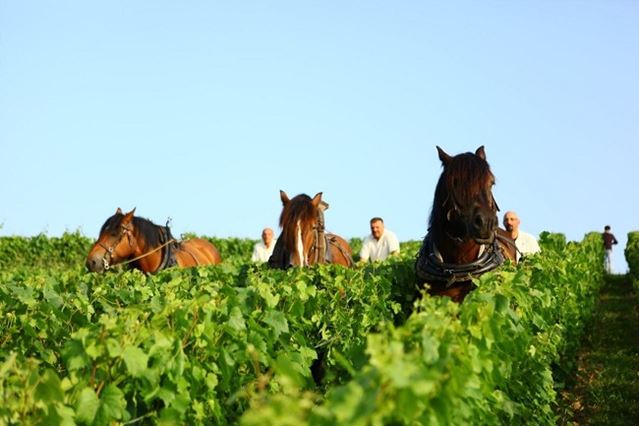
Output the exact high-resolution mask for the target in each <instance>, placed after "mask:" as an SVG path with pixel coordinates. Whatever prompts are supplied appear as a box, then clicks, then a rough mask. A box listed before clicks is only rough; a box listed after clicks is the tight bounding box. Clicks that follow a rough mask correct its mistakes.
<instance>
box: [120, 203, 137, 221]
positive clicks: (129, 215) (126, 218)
mask: <svg viewBox="0 0 639 426" xmlns="http://www.w3.org/2000/svg"><path fill="white" fill-rule="evenodd" d="M133 213H135V207H133V210H131V211H130V212H128V213H127V214H125V215H124V219H122V224H124V225H126V224H128V223H131V221H132V220H133Z"/></svg>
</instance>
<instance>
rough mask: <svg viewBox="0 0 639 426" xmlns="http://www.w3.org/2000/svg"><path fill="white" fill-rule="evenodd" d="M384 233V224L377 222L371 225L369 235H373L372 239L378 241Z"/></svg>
mask: <svg viewBox="0 0 639 426" xmlns="http://www.w3.org/2000/svg"><path fill="white" fill-rule="evenodd" d="M383 233H384V222H380V221H379V220H378V221H376V222H373V223H371V234H373V238H375V239H376V240H379V239H380V238H381V237H382V234H383Z"/></svg>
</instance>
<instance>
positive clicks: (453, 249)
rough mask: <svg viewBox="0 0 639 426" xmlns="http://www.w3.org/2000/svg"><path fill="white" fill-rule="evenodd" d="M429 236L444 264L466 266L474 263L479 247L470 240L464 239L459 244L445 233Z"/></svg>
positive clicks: (433, 233) (434, 233)
mask: <svg viewBox="0 0 639 426" xmlns="http://www.w3.org/2000/svg"><path fill="white" fill-rule="evenodd" d="M431 229H432V228H431ZM440 229H442V228H440ZM431 235H432V239H433V244H435V247H436V248H437V250H438V251H439V253H440V254H441V256H442V259H443V261H444V263H452V264H466V263H471V262H473V261H475V260H476V259H477V257H478V256H479V250H480V248H481V245H480V244H477V243H476V242H475V240H473V239H472V238H468V237H466V238H465V239H463V240H462V241H461V242H460V241H459V240H457V239H454V238H453V237H451V236H450V235H448V234H447V233H446V232H445V231H440V232H432V233H431Z"/></svg>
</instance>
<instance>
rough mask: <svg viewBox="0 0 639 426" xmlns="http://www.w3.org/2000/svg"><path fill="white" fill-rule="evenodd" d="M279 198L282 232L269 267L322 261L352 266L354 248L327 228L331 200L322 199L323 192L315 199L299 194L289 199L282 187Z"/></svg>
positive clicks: (301, 265) (305, 264)
mask: <svg viewBox="0 0 639 426" xmlns="http://www.w3.org/2000/svg"><path fill="white" fill-rule="evenodd" d="M280 199H281V200H282V205H283V209H282V213H281V215H280V227H281V228H282V232H281V234H280V236H279V238H278V239H277V242H276V243H275V247H274V249H273V254H272V255H271V257H270V258H269V261H268V264H269V266H270V267H272V268H279V269H286V268H288V267H289V266H291V265H292V266H299V267H304V266H309V265H314V264H319V263H334V264H338V265H342V266H346V267H350V266H352V265H353V258H352V251H351V247H350V246H349V244H348V243H347V242H346V240H345V239H344V238H342V237H340V236H339V235H335V234H331V233H326V232H325V231H324V211H325V210H326V209H327V208H328V203H326V202H324V201H322V193H321V192H319V193H317V194H316V195H315V196H314V197H313V198H311V197H309V196H308V195H306V194H299V195H297V196H295V197H293V198H292V199H289V197H288V195H287V194H286V192H284V191H282V190H280Z"/></svg>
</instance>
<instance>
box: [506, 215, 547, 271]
mask: <svg viewBox="0 0 639 426" xmlns="http://www.w3.org/2000/svg"><path fill="white" fill-rule="evenodd" d="M520 223H521V221H520V220H519V217H518V216H517V213H515V212H513V211H508V212H506V214H504V228H506V231H508V236H509V237H510V238H512V239H513V240H515V245H516V246H517V262H519V259H520V258H521V256H525V255H527V254H533V253H537V252H539V251H541V248H540V247H539V243H537V239H536V238H535V237H533V236H532V235H531V234H529V233H527V232H524V231H521V230H520V229H519V224H520Z"/></svg>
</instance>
